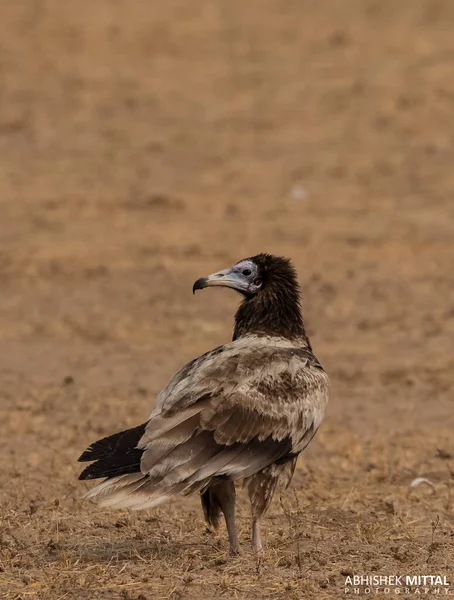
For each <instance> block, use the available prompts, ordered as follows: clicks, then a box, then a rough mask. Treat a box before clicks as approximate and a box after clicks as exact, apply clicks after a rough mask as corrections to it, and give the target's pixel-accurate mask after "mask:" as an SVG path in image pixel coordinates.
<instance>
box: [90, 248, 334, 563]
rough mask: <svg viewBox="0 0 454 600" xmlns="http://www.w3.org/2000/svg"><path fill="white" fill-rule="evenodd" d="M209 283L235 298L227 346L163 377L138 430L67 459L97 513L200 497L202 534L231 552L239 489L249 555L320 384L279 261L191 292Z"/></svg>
mask: <svg viewBox="0 0 454 600" xmlns="http://www.w3.org/2000/svg"><path fill="white" fill-rule="evenodd" d="M214 286H223V287H227V288H232V289H234V290H236V291H237V292H239V293H240V294H241V296H242V300H241V303H240V306H239V308H238V310H237V312H236V315H235V326H234V331H233V339H232V341H231V342H230V343H227V344H225V345H223V346H218V347H217V348H214V349H213V350H211V351H210V352H207V353H206V354H202V355H201V356H199V357H198V358H195V359H194V360H191V361H190V362H189V363H188V364H186V365H185V366H184V367H183V368H182V369H180V370H179V371H178V372H177V373H175V375H173V377H172V378H171V379H170V381H169V382H168V384H167V385H166V387H165V388H164V389H163V390H162V391H161V392H160V394H159V395H158V396H157V399H156V404H155V408H154V409H153V411H152V413H151V414H150V417H149V419H148V420H147V421H146V422H145V423H142V425H138V426H137V427H133V428H132V429H127V430H125V431H121V432H120V433H115V434H114V435H111V436H108V437H105V438H103V439H101V440H99V441H97V442H94V443H93V444H92V445H91V446H90V447H89V448H88V449H87V450H86V451H85V452H84V453H83V454H82V455H81V457H80V458H79V461H81V462H85V461H87V462H91V464H90V465H88V466H87V467H86V468H85V469H84V471H83V472H82V473H81V475H80V477H79V479H99V478H104V481H102V482H101V483H99V485H97V486H96V487H94V488H92V489H91V490H90V491H89V492H88V494H86V497H88V498H93V499H95V500H96V501H97V502H98V503H99V505H101V506H103V507H108V508H130V509H146V508H151V507H153V506H157V505H158V504H160V503H161V502H163V501H165V500H167V499H169V498H171V497H172V496H174V495H176V494H183V495H185V496H186V495H188V494H196V493H197V494H200V497H201V503H202V509H203V513H204V516H205V520H206V521H207V524H208V525H209V526H210V527H212V528H217V526H218V525H219V522H220V519H221V516H222V515H223V516H224V519H225V522H226V526H227V532H228V538H229V546H230V553H231V554H237V553H238V551H239V542H238V534H237V530H236V525H235V484H236V483H237V482H242V483H243V485H244V486H245V487H246V488H247V490H248V494H249V499H250V503H251V516H252V532H251V535H252V546H253V549H254V550H255V551H256V552H260V551H261V550H262V541H261V535H260V520H261V517H262V516H263V514H264V513H265V512H266V510H267V509H268V507H269V505H270V503H271V500H272V498H273V495H274V492H275V490H276V487H277V485H278V483H279V485H280V486H281V485H282V486H283V487H287V486H288V484H289V483H290V480H291V478H292V476H293V473H294V470H295V465H296V461H297V458H298V455H299V454H300V452H302V451H303V450H304V448H306V446H307V445H308V444H309V442H310V441H311V440H312V438H313V437H314V435H315V433H316V431H317V429H318V428H319V426H320V423H321V421H322V418H323V413H324V409H325V405H326V403H327V400H328V388H329V381H328V377H327V375H326V373H325V371H324V369H323V367H322V365H321V364H320V362H319V361H318V359H317V358H316V356H315V354H314V353H313V351H312V347H311V344H310V342H309V338H308V336H307V333H306V330H305V327H304V322H303V317H302V312H301V304H300V290H299V285H298V280H297V276H296V271H295V268H294V267H293V265H292V263H291V261H290V260H289V259H287V258H284V257H279V256H273V255H270V254H258V255H257V256H253V257H251V258H246V259H243V260H241V261H240V262H238V263H236V264H235V265H233V266H232V267H229V268H227V269H224V270H222V271H218V272H217V273H214V274H212V275H209V276H208V277H202V278H200V279H197V281H196V282H195V283H194V286H193V292H194V293H195V291H196V290H202V289H204V288H207V287H214Z"/></svg>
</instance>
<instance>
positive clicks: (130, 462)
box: [79, 423, 147, 479]
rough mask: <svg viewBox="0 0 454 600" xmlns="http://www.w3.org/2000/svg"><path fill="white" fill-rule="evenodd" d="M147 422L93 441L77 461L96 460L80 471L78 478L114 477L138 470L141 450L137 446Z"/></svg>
mask: <svg viewBox="0 0 454 600" xmlns="http://www.w3.org/2000/svg"><path fill="white" fill-rule="evenodd" d="M146 425H147V423H142V425H138V426H137V427H133V428H132V429H126V430H125V431H120V432H119V433H115V434H114V435H110V436H108V437H105V438H103V439H101V440H98V441H97V442H94V443H93V444H91V446H89V447H88V448H87V450H85V452H83V453H82V455H81V456H80V457H79V462H88V461H96V462H94V463H93V464H91V465H89V466H88V467H87V468H86V469H84V470H83V471H82V473H81V474H80V476H79V479H98V478H100V477H116V476H117V475H124V474H126V473H136V472H138V471H140V459H141V458H142V454H143V450H140V449H139V448H137V444H138V443H139V440H140V438H141V437H142V435H143V434H144V432H145V427H146Z"/></svg>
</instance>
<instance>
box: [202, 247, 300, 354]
mask: <svg viewBox="0 0 454 600" xmlns="http://www.w3.org/2000/svg"><path fill="white" fill-rule="evenodd" d="M214 286H218V287H229V288H232V289H234V290H236V291H237V292H239V293H240V294H242V296H243V302H242V303H241V306H240V307H239V309H238V311H237V313H236V315H235V331H234V339H236V338H237V337H240V336H242V335H247V334H256V335H276V336H280V337H285V338H296V337H302V338H304V340H307V336H306V333H305V331H304V326H303V319H302V315H301V307H300V294H299V285H298V280H297V276H296V271H295V268H294V266H293V264H292V262H291V261H290V260H289V259H288V258H284V257H282V256H273V255H272V254H257V255H256V256H251V257H250V258H244V259H243V260H240V261H239V262H237V263H236V264H234V265H233V266H232V267H229V268H227V269H223V270H222V271H217V272H216V273H213V274H212V275H208V276H207V277H201V278H200V279H197V281H196V282H195V283H194V286H193V288H192V291H193V292H194V293H195V291H196V290H202V289H204V288H206V287H214ZM307 343H308V342H307Z"/></svg>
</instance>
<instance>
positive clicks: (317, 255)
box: [0, 0, 454, 600]
mask: <svg viewBox="0 0 454 600" xmlns="http://www.w3.org/2000/svg"><path fill="white" fill-rule="evenodd" d="M453 30H454V3H453V2H452V1H451V0H411V1H410V0H408V1H407V0H402V1H400V2H397V1H396V0H380V1H378V0H356V1H353V0H344V1H342V2H338V1H336V0H324V1H319V2H316V1H311V0H304V1H302V0H288V1H286V2H284V1H282V0H251V1H249V2H246V1H244V0H229V1H223V0H211V1H205V0H193V1H191V2H188V1H186V0H160V1H158V0H148V1H147V2H145V1H144V0H143V1H141V0H109V1H108V0H80V1H79V2H73V3H70V2H62V0H20V1H18V0H2V2H1V5H0V210H1V219H0V236H1V241H0V281H1V293H0V306H1V311H0V353H1V354H0V416H1V419H0V428H1V429H0V450H1V454H0V456H1V458H0V461H1V462H0V467H1V471H0V486H1V488H0V503H1V504H0V598H2V600H3V599H13V598H16V599H19V598H21V599H25V598H27V599H28V598H30V599H32V600H33V599H43V600H47V599H49V600H57V599H63V598H65V599H67V600H73V599H76V598H77V599H79V598H81V599H98V598H102V599H106V600H107V599H117V598H123V599H129V600H139V599H140V600H144V599H147V600H150V599H153V600H154V599H155V598H157V599H159V598H172V599H174V600H175V599H180V598H181V599H195V598H202V597H203V598H208V599H212V598H218V597H223V598H238V599H242V598H251V599H259V598H270V599H278V598H289V599H295V598H302V599H317V600H323V599H325V598H334V599H336V598H342V597H345V595H344V580H345V577H346V576H347V575H348V574H384V575H391V574H399V573H403V574H413V573H414V574H426V573H429V574H434V573H440V574H444V575H447V576H449V573H451V580H454V574H452V565H453V562H454V561H453V554H454V552H453V542H454V538H453V523H454V518H453V500H452V492H451V487H452V483H453V470H454V458H453V455H454V444H453V433H452V432H453V427H454V411H453V399H452V396H453V387H454V356H453V334H454V276H453V264H454V242H453V232H454V227H453V219H454V203H453V191H454V170H453V162H454V135H453V114H454V35H453ZM258 251H268V252H275V253H280V254H285V255H289V256H291V257H293V259H294V260H295V262H296V264H297V267H298V270H299V272H300V277H301V282H302V284H303V290H304V297H305V307H306V318H307V322H308V325H309V330H310V332H311V334H312V340H313V344H314V347H315V349H316V352H317V354H318V355H319V357H320V359H321V360H322V362H323V363H324V365H325V367H326V369H327V370H328V372H329V373H330V375H331V377H332V383H333V394H332V403H331V406H330V410H329V413H328V415H327V418H326V421H325V424H324V426H323V428H322V430H321V431H320V433H319V435H318V436H317V438H316V440H315V441H314V443H313V444H312V445H311V447H310V449H309V450H308V452H307V453H306V455H305V459H304V460H302V461H301V462H300V464H299V469H298V471H297V474H296V477H295V479H294V483H293V486H292V488H291V490H290V491H288V492H286V493H285V494H283V496H282V499H281V502H280V501H279V498H277V499H276V501H275V502H274V504H273V506H272V509H271V511H270V514H269V518H268V519H267V520H266V522H265V524H264V529H265V531H266V542H267V550H266V553H265V556H264V558H263V560H262V561H260V562H257V560H256V559H255V558H254V557H253V556H252V555H251V553H250V552H249V533H248V506H247V502H246V501H245V499H244V498H242V499H241V501H240V525H241V529H242V546H243V554H242V556H241V557H239V558H236V559H229V558H228V557H227V555H226V545H225V536H224V532H223V531H222V532H221V535H219V536H212V535H208V534H207V533H206V532H205V531H204V525H203V522H202V519H201V511H200V510H199V506H198V499H197V498H194V499H187V500H178V501H175V502H174V503H172V504H170V505H167V506H163V507H162V508H160V509H159V510H155V511H150V512H148V513H141V514H129V513H127V512H113V513H106V512H101V511H99V510H97V509H96V507H94V506H92V505H90V504H88V503H84V502H83V501H82V500H81V496H82V494H83V493H84V491H85V490H86V489H87V487H88V486H87V485H86V484H85V483H79V482H78V481H77V476H78V472H79V465H78V464H77V462H76V459H77V457H78V455H79V453H80V452H81V451H82V450H83V449H84V448H85V447H86V446H87V444H89V443H90V442H92V441H93V440H94V439H97V438H98V437H100V436H102V435H104V434H108V433H110V432H113V431H115V430H118V429H119V428H123V427H128V426H131V425H134V424H137V423H139V422H142V421H143V420H144V418H145V417H146V415H147V414H148V413H149V411H150V409H151V406H152V404H153V401H154V398H155V396H156V393H157V392H158V391H159V390H160V388H161V387H162V386H163V385H164V384H165V383H166V381H167V378H168V377H169V376H170V375H171V374H172V373H173V372H174V370H175V369H176V368H177V367H179V366H181V365H182V364H183V363H184V362H185V361H186V360H188V359H190V358H192V357H193V356H194V355H196V354H197V353H200V352H202V351H205V350H207V349H209V348H211V347H213V346H214V345H216V344H219V343H222V342H224V341H226V340H228V339H229V337H230V335H231V327H232V315H233V311H234V310H235V306H236V303H237V298H236V297H235V296H234V295H233V294H231V293H229V292H227V291H216V290H215V291H207V292H205V293H203V294H199V295H197V296H196V297H195V298H194V297H192V295H191V285H192V282H193V281H194V280H195V279H196V278H197V277H199V276H201V275H204V274H207V273H209V272H211V271H213V270H215V269H218V268H222V267H225V266H227V265H229V264H231V263H232V262H233V261H235V260H237V259H239V258H241V257H243V256H246V255H249V254H252V253H255V252H258ZM418 476H423V477H427V478H428V479H429V480H430V481H431V482H432V484H433V487H428V486H424V485H422V486H419V487H416V488H414V489H413V490H412V491H411V493H410V492H409V487H408V486H409V483H410V482H411V481H412V480H413V479H414V478H415V477H418ZM377 597H382V595H380V596H377Z"/></svg>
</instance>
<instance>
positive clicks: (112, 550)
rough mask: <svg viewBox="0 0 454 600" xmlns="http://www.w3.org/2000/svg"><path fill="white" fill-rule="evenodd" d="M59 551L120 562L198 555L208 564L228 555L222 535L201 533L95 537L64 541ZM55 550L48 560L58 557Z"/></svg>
mask: <svg viewBox="0 0 454 600" xmlns="http://www.w3.org/2000/svg"><path fill="white" fill-rule="evenodd" d="M58 553H64V555H65V557H66V558H67V559H68V560H69V561H71V562H78V563H81V562H83V563H106V564H109V563H112V564H115V563H120V562H127V561H131V560H139V561H143V562H146V563H149V562H150V561H153V560H157V559H158V560H164V561H165V560H167V559H168V560H172V561H174V560H175V559H179V560H181V559H182V558H183V557H184V556H185V557H187V558H188V559H191V558H197V559H199V560H203V561H204V562H206V563H207V564H209V563H210V564H223V563H224V562H225V561H226V560H228V559H229V551H228V542H227V540H225V539H221V538H220V537H217V536H216V537H215V536H212V535H207V534H205V535H203V534H202V535H201V536H200V541H196V542H189V541H184V540H162V539H147V540H143V539H140V540H137V539H133V538H129V539H124V538H123V539H121V540H115V539H113V540H112V539H96V538H92V539H90V540H84V541H82V540H81V541H79V540H77V542H75V543H69V544H62V545H61V546H59V548H58ZM58 553H57V552H55V551H53V552H52V553H51V554H50V555H49V556H48V560H49V561H53V560H57V559H58V556H57V554H58Z"/></svg>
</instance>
